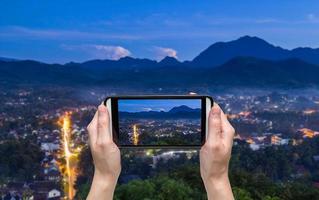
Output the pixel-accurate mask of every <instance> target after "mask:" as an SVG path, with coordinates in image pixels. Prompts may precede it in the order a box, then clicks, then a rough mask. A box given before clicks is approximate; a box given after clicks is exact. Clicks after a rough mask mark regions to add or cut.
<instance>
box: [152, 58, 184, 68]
mask: <svg viewBox="0 0 319 200" xmlns="http://www.w3.org/2000/svg"><path fill="white" fill-rule="evenodd" d="M158 64H159V65H160V66H176V65H181V64H182V63H181V62H179V61H178V60H177V59H176V58H174V57H170V56H166V57H165V58H164V59H163V60H161V61H160V62H159V63H158Z"/></svg>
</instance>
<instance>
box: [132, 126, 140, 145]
mask: <svg viewBox="0 0 319 200" xmlns="http://www.w3.org/2000/svg"><path fill="white" fill-rule="evenodd" d="M138 136H139V134H138V132H137V125H136V124H134V125H133V144H134V145H137V144H138Z"/></svg>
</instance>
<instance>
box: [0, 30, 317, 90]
mask: <svg viewBox="0 0 319 200" xmlns="http://www.w3.org/2000/svg"><path fill="white" fill-rule="evenodd" d="M253 47H254V48H253ZM317 51H318V50H316V49H311V48H297V49H294V50H291V51H289V50H285V49H282V48H280V47H275V46H273V45H271V44H269V43H267V42H266V41H264V40H262V39H259V38H256V37H249V36H245V37H242V38H240V39H238V40H235V41H231V42H221V43H216V44H214V45H212V46H211V47H209V48H208V49H207V50H205V51H203V52H202V53H201V54H200V55H199V56H197V57H196V58H195V59H194V60H193V61H191V62H183V63H181V62H179V61H178V60H176V59H175V58H172V57H166V58H164V59H163V60H162V61H160V62H157V61H154V60H149V59H139V58H131V57H125V58H121V59H119V60H117V61H114V60H90V61H87V62H83V63H74V62H70V63H67V64H65V65H60V64H46V63H41V62H37V61H30V60H24V61H1V60H0V84H8V85H10V84H14V85H17V84H18V85H23V84H29V85H37V86H39V85H40V86H41V85H43V86H46V85H61V86H72V87H80V86H101V87H104V86H108V87H125V88H134V89H139V90H141V91H143V90H144V89H146V88H147V89H149V88H154V89H158V88H162V89H170V88H180V89H187V90H189V89H190V88H199V87H201V88H208V87H210V88H213V87H217V86H225V87H241V86H244V87H285V88H296V87H313V86H314V87H318V86H319V78H318V74H319V65H317V64H311V62H306V61H305V60H311V59H312V60H313V61H316V59H319V56H316V55H317ZM287 52H288V53H287ZM238 54H240V55H241V54H253V56H238ZM288 55H295V56H292V58H290V57H289V56H288ZM296 55H298V56H300V57H303V58H304V59H300V58H295V57H297V56H296ZM260 57H262V58H260ZM287 57H289V58H287ZM216 65H217V66H216ZM205 66H206V67H205Z"/></svg>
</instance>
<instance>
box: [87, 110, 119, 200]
mask: <svg viewBox="0 0 319 200" xmlns="http://www.w3.org/2000/svg"><path fill="white" fill-rule="evenodd" d="M109 127H110V118H109V113H108V111H107V108H106V107H105V106H104V105H100V106H99V107H98V111H97V112H96V113H95V115H94V117H93V119H92V121H91V122H90V124H89V125H88V127H87V129H88V132H89V144H90V149H91V153H92V157H93V162H94V177H93V182H92V186H91V190H90V193H89V195H88V197H87V199H112V198H113V193H114V189H115V186H116V183H117V179H118V177H119V175H120V172H121V156H120V150H119V149H118V147H117V146H116V144H115V143H114V142H113V140H112V136H111V133H110V130H109Z"/></svg>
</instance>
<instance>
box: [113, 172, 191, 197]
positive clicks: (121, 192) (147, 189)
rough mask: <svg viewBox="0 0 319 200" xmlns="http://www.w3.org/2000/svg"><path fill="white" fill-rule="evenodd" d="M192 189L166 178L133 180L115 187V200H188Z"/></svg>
mask: <svg viewBox="0 0 319 200" xmlns="http://www.w3.org/2000/svg"><path fill="white" fill-rule="evenodd" d="M192 192H193V191H192V189H191V188H190V187H189V186H188V185H186V184H185V183H184V182H182V181H176V180H173V179H170V178H168V177H158V178H153V179H149V180H134V181H131V182H129V183H127V184H123V185H120V186H119V187H117V189H116V192H115V199H121V200H148V199H154V200H188V199H192V198H190V196H191V194H192Z"/></svg>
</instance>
